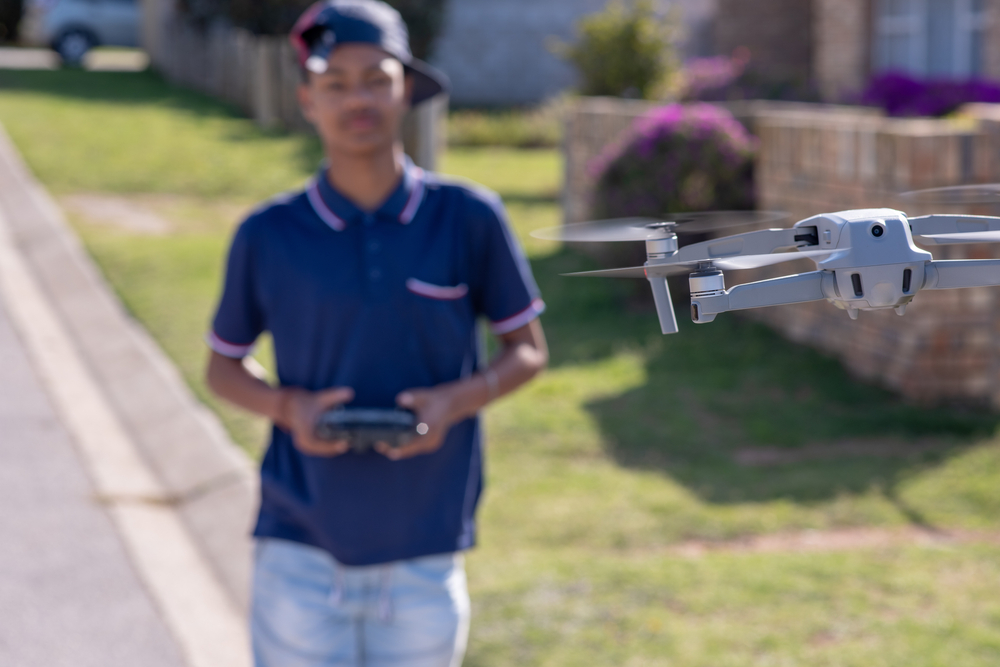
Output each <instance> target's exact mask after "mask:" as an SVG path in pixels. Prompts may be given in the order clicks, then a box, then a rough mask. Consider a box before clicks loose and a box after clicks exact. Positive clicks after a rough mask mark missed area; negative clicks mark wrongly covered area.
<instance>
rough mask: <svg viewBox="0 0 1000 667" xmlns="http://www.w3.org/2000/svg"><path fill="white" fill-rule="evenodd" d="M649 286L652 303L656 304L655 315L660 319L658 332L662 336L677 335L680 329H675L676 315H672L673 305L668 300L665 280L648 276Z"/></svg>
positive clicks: (668, 293) (668, 292) (668, 295)
mask: <svg viewBox="0 0 1000 667" xmlns="http://www.w3.org/2000/svg"><path fill="white" fill-rule="evenodd" d="M649 284H650V286H651V287H652V288H653V301H655V302H656V314H657V316H659V318H660V331H662V332H663V333H664V334H674V333H677V332H678V331H680V329H679V328H678V327H677V315H676V314H675V313H674V303H673V301H671V300H670V290H669V289H668V288H667V279H666V278H664V277H663V276H649Z"/></svg>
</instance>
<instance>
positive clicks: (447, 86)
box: [405, 58, 451, 106]
mask: <svg viewBox="0 0 1000 667" xmlns="http://www.w3.org/2000/svg"><path fill="white" fill-rule="evenodd" d="M405 67H406V71H407V72H409V73H410V74H412V75H413V97H412V98H411V100H410V104H412V105H413V106H417V105H418V104H420V103H421V102H425V101H427V100H429V99H430V98H432V97H434V96H435V95H440V94H441V93H447V92H448V91H449V90H451V82H450V81H449V80H448V75H447V74H445V73H444V72H442V71H441V70H439V69H438V68H436V67H431V66H430V65H428V64H427V63H425V62H424V61H423V60H418V59H416V58H412V59H411V60H410V62H409V63H407V64H406V65H405Z"/></svg>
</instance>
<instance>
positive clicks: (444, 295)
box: [406, 278, 469, 301]
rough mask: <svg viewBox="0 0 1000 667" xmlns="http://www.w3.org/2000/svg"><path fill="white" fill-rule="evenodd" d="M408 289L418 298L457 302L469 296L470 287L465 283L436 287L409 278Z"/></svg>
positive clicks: (432, 284)
mask: <svg viewBox="0 0 1000 667" xmlns="http://www.w3.org/2000/svg"><path fill="white" fill-rule="evenodd" d="M406 289H408V290H409V291H410V292H411V293H413V294H416V295H417V296H422V297H424V298H426V299H433V300H434V301H457V300H459V299H462V298H464V297H465V296H467V295H468V294H469V286H468V285H466V284H465V283H458V284H457V285H435V284H434V283H429V282H425V281H423V280H419V279H417V278H409V279H408V280H407V281H406Z"/></svg>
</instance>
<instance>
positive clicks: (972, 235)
mask: <svg viewBox="0 0 1000 667" xmlns="http://www.w3.org/2000/svg"><path fill="white" fill-rule="evenodd" d="M917 238H918V239H921V240H924V241H930V242H932V243H937V244H938V245H951V244H953V243H1000V232H958V233H957V234H922V235H918V236H917Z"/></svg>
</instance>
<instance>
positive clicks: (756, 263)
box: [562, 250, 833, 278]
mask: <svg viewBox="0 0 1000 667" xmlns="http://www.w3.org/2000/svg"><path fill="white" fill-rule="evenodd" d="M832 254H833V252H832V251H830V250H805V251H802V250H800V251H792V252H775V253H769V254H766V255H744V256H742V257H741V256H736V257H728V258H726V259H713V260H711V263H712V265H714V266H715V267H716V268H719V269H723V270H725V271H739V270H742V269H759V268H761V267H764V266H771V265H773V264H781V263H782V262H791V261H793V260H796V259H802V258H803V257H818V256H820V255H824V256H829V255H832ZM704 263H706V261H705V260H700V261H693V262H681V263H677V264H670V263H664V264H659V265H656V268H655V273H656V275H658V276H670V275H676V274H680V273H690V272H691V271H693V270H694V269H695V267H697V266H698V265H699V264H704ZM649 268H652V267H649ZM646 270H647V267H645V266H629V267H625V268H621V269H602V270H599V271H580V272H577V273H564V274H562V275H564V276H571V277H589V278H645V277H646Z"/></svg>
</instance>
